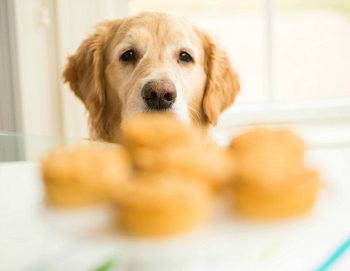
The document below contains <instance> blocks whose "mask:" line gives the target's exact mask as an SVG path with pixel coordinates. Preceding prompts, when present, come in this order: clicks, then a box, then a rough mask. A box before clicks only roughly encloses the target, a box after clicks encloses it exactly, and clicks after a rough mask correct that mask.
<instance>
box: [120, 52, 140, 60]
mask: <svg viewBox="0 0 350 271" xmlns="http://www.w3.org/2000/svg"><path fill="white" fill-rule="evenodd" d="M120 60H121V61H123V62H134V61H135V60H136V53H135V51H134V50H128V51H126V52H124V53H123V54H122V55H121V56H120Z"/></svg>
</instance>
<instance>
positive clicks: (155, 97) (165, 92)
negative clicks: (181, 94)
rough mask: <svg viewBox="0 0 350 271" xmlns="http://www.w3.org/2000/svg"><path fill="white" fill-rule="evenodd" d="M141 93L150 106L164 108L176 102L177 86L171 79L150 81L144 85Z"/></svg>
mask: <svg viewBox="0 0 350 271" xmlns="http://www.w3.org/2000/svg"><path fill="white" fill-rule="evenodd" d="M141 95H142V98H143V99H144V101H145V102H146V104H147V106H148V108H150V109H153V110H164V109H167V108H169V107H170V106H171V105H172V104H173V103H174V102H175V100H176V88H175V85H174V84H173V83H172V82H169V81H164V80H157V81H149V82H147V83H146V84H145V85H144V86H143V88H142V94H141Z"/></svg>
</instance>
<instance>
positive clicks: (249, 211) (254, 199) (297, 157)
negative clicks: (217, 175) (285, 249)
mask: <svg viewBox="0 0 350 271" xmlns="http://www.w3.org/2000/svg"><path fill="white" fill-rule="evenodd" d="M229 152H230V154H231V158H232V160H233V161H234V163H235V165H236V172H235V179H234V180H233V183H232V189H233V200H234V206H235V208H236V210H237V211H238V212H240V213H241V214H244V215H246V216H249V217H252V218H260V219H263V218H266V219H269V218H283V217H290V216H294V215H298V214H302V213H305V212H306V211H308V210H309V209H310V208H311V207H312V206H313V203H314V202H315V199H316V196H317V193H318V190H319V187H320V180H319V176H318V174H317V172H316V171H314V170H311V169H308V168H307V166H306V165H305V162H304V152H305V145H304V142H303V141H302V140H301V139H300V138H299V137H297V136H296V135H295V134H294V133H293V132H291V131H290V130H287V129H267V128H258V129H253V130H251V131H248V132H246V133H243V134H242V135H240V136H238V137H237V138H234V139H233V140H232V141H231V144H230V145H229Z"/></svg>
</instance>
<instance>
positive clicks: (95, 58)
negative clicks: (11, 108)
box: [63, 13, 240, 142]
mask: <svg viewBox="0 0 350 271" xmlns="http://www.w3.org/2000/svg"><path fill="white" fill-rule="evenodd" d="M128 48H133V49H135V50H136V51H137V54H138V55H139V58H138V60H137V62H135V63H134V64H125V63H122V62H121V61H120V55H121V54H122V53H123V52H124V51H125V50H127V49H128ZM181 50H186V52H189V53H190V55H191V56H192V57H193V63H186V64H184V63H181V62H179V61H178V59H177V57H178V55H179V52H180V51H181ZM63 78H64V81H65V82H68V83H69V84H70V87H71V89H72V90H73V91H74V93H75V94H76V95H77V96H78V97H79V98H80V99H81V100H82V102H83V103H84V105H85V107H86V109H87V111H88V112H89V122H90V128H91V137H92V139H98V140H105V141H110V142H117V141H118V140H119V133H120V127H121V126H122V125H123V121H124V120H125V119H126V118H128V117H129V116H132V115H135V114H138V113H142V112H145V111H147V109H145V105H144V101H143V100H142V98H141V95H140V93H141V89H142V87H143V86H144V84H145V83H146V82H147V81H149V80H169V81H171V82H172V83H173V84H174V85H175V87H176V92H177V99H176V102H175V103H174V106H173V107H172V108H171V109H170V110H168V111H170V112H172V113H174V114H175V115H176V116H177V117H178V118H179V119H182V120H183V121H185V122H191V123H193V124H196V125H201V126H203V127H207V126H208V125H210V124H212V125H215V124H216V123H217V121H218V117H219V115H220V113H221V112H222V111H223V110H225V109H226V108H227V107H228V106H230V105H231V104H232V103H233V101H234V99H235V96H236V94H237V93H238V91H239V89H240V85H239V80H238V77H237V74H236V73H235V71H234V70H233V69H232V67H231V65H230V62H229V60H228V57H227V55H226V53H225V52H224V51H223V50H222V49H221V48H220V47H219V46H218V45H217V44H216V43H215V42H214V41H213V40H212V38H211V37H210V36H209V35H208V34H206V33H205V32H204V31H202V30H200V29H198V28H196V27H194V26H193V25H192V24H190V23H189V22H188V21H187V20H185V19H182V18H177V17H174V16H171V15H166V14H162V13H141V14H140V15H138V16H134V17H130V18H126V19H118V20H111V21H105V22H102V23H99V24H98V25H97V28H96V30H95V32H94V33H93V34H92V35H90V36H89V37H87V38H86V39H85V40H84V41H83V43H82V44H81V45H80V47H79V48H78V50H77V52H76V53H75V54H74V55H72V56H69V58H68V63H67V65H66V67H65V69H64V73H63Z"/></svg>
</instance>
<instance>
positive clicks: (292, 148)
mask: <svg viewBox="0 0 350 271" xmlns="http://www.w3.org/2000/svg"><path fill="white" fill-rule="evenodd" d="M229 149H230V150H231V153H232V154H233V157H234V158H235V163H236V165H237V168H238V170H237V175H238V176H237V177H238V178H239V179H244V180H245V181H249V180H252V181H253V182H255V181H256V180H257V179H261V178H262V179H263V181H264V182H275V181H276V182H277V183H278V182H279V181H280V179H281V177H282V176H284V174H285V173H286V172H290V171H293V170H294V169H299V168H302V167H304V152H305V145H304V142H303V141H302V140H301V139H300V138H299V137H297V136H296V135H295V134H294V133H293V132H291V131H290V130H287V129H267V128H258V129H252V130H250V131H248V132H246V133H243V134H242V135H240V136H238V137H236V138H234V139H233V140H232V141H231V144H230V146H229Z"/></svg>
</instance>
